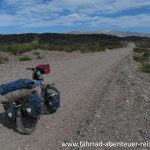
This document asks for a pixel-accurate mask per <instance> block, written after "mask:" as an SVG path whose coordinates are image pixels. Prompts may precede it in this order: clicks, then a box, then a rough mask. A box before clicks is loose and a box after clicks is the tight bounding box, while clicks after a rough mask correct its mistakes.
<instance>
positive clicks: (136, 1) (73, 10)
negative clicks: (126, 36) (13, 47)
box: [0, 0, 150, 28]
mask: <svg viewBox="0 0 150 150" xmlns="http://www.w3.org/2000/svg"><path fill="white" fill-rule="evenodd" d="M5 3H6V5H7V6H9V7H10V8H13V9H14V10H15V13H14V14H9V13H8V12H7V11H5V13H4V11H3V14H0V21H1V23H0V26H1V27H2V26H12V25H19V26H22V27H46V26H56V25H60V26H73V25H77V24H84V23H86V24H89V25H90V26H91V27H92V26H108V27H109V26H116V27H121V28H128V27H148V26H149V24H150V15H149V14H138V15H135V16H133V15H132V14H130V16H127V15H125V16H120V17H116V18H111V17H103V15H104V14H114V13H119V12H121V11H124V10H128V9H133V8H140V7H144V6H146V7H150V0H61V1H60V0H51V1H47V2H43V0H24V1H22V0H5ZM64 12H66V13H64ZM98 14H99V15H98Z"/></svg>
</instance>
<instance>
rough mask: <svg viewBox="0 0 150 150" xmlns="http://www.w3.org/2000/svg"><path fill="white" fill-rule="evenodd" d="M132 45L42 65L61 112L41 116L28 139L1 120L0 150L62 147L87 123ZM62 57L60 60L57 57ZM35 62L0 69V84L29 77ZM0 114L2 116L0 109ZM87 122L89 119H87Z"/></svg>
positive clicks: (56, 60) (7, 65)
mask: <svg viewBox="0 0 150 150" xmlns="http://www.w3.org/2000/svg"><path fill="white" fill-rule="evenodd" d="M133 47H134V44H129V45H128V47H127V48H122V49H117V50H112V51H109V52H101V53H91V54H78V55H75V57H74V55H72V56H71V55H70V58H69V59H65V56H62V57H64V59H61V60H59V57H57V59H55V60H52V61H49V60H48V59H46V60H44V61H41V62H43V63H50V64H51V66H52V73H51V75H49V76H47V77H46V82H53V83H55V84H56V87H57V88H58V89H59V90H60V92H61V108H60V109H59V111H58V112H57V113H55V114H53V115H50V116H42V118H41V119H40V121H39V126H38V129H37V130H36V131H35V132H34V133H33V134H32V135H30V136H26V135H21V134H19V133H17V132H16V131H14V130H13V125H11V124H10V123H9V122H8V121H7V120H5V119H4V118H3V115H1V117H0V122H1V124H0V134H1V138H0V147H1V148H0V149H2V150H10V149H11V150H16V149H18V150H36V149H37V150H57V149H58V150H60V149H62V147H61V143H62V142H64V141H67V140H70V137H72V135H74V134H75V133H78V132H79V128H80V125H82V126H83V125H84V123H86V122H87V121H89V120H90V116H91V113H92V112H94V109H95V104H96V102H97V101H99V102H100V101H101V97H100V96H101V95H102V94H103V93H104V92H105V90H106V89H107V84H108V82H110V80H111V77H112V75H114V74H115V72H116V70H117V69H118V66H119V64H120V62H121V61H122V60H123V59H124V58H126V57H127V56H128V55H130V54H131V53H132V49H133ZM60 57H61V56H60ZM35 64H37V62H35V61H31V62H21V63H19V62H18V63H12V64H5V65H0V71H1V73H0V83H3V82H5V81H10V80H14V79H18V78H20V77H30V72H27V71H26V70H25V68H26V67H30V66H34V65H35ZM0 112H3V108H2V106H0ZM87 118H89V119H87Z"/></svg>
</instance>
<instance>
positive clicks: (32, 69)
mask: <svg viewBox="0 0 150 150" xmlns="http://www.w3.org/2000/svg"><path fill="white" fill-rule="evenodd" d="M35 69H36V68H26V70H31V71H34V70H35Z"/></svg>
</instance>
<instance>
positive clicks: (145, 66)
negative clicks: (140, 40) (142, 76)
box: [142, 64, 150, 73]
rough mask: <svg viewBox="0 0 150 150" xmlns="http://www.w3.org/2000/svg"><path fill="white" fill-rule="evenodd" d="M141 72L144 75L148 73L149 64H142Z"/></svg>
mask: <svg viewBox="0 0 150 150" xmlns="http://www.w3.org/2000/svg"><path fill="white" fill-rule="evenodd" d="M142 71H143V72H145V73H150V64H142Z"/></svg>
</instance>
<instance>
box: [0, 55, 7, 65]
mask: <svg viewBox="0 0 150 150" xmlns="http://www.w3.org/2000/svg"><path fill="white" fill-rule="evenodd" d="M6 62H8V58H7V57H3V56H1V55H0V64H4V63H6Z"/></svg>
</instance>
